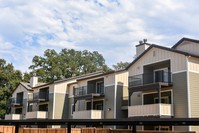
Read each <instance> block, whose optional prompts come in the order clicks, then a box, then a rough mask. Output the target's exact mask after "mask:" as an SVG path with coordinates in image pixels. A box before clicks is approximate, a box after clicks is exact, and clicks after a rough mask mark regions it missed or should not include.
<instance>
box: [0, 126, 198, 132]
mask: <svg viewBox="0 0 199 133" xmlns="http://www.w3.org/2000/svg"><path fill="white" fill-rule="evenodd" d="M71 132H72V133H132V130H130V129H109V128H72V129H71ZM0 133H15V127H14V126H0ZM19 133H67V128H19ZM137 133H195V132H176V131H137Z"/></svg>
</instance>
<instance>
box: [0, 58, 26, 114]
mask: <svg viewBox="0 0 199 133" xmlns="http://www.w3.org/2000/svg"><path fill="white" fill-rule="evenodd" d="M21 80H22V73H21V72H20V71H19V70H15V69H14V67H13V65H12V64H8V63H6V61H5V60H4V59H0V118H4V115H5V114H6V113H8V112H9V106H8V105H9V98H10V97H11V95H12V92H13V90H14V89H15V88H16V87H17V86H18V85H19V83H20V81H21Z"/></svg>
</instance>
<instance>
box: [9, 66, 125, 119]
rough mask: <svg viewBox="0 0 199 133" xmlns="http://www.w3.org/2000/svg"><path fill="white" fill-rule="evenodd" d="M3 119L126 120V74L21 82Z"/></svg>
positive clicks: (95, 74) (87, 75)
mask: <svg viewBox="0 0 199 133" xmlns="http://www.w3.org/2000/svg"><path fill="white" fill-rule="evenodd" d="M12 99H14V100H13V101H12V106H11V113H10V114H7V115H6V116H5V119H15V120H16V119H109V118H115V119H116V118H127V117H128V113H127V110H128V72H127V71H125V70H122V71H116V72H115V71H112V72H107V73H104V72H95V73H90V74H86V75H82V76H76V77H72V78H68V79H64V80H59V81H54V82H53V83H39V82H38V78H37V77H32V78H31V80H30V83H21V84H20V85H19V86H18V87H17V88H16V89H15V91H14V92H13V95H12Z"/></svg>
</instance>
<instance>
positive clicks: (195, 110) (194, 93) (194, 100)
mask: <svg viewBox="0 0 199 133" xmlns="http://www.w3.org/2000/svg"><path fill="white" fill-rule="evenodd" d="M198 79H199V73H193V72H189V84H190V111H191V113H190V114H191V117H192V118H198V117H199V103H198V101H199V86H198ZM191 131H199V126H191Z"/></svg>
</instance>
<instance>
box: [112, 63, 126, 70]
mask: <svg viewBox="0 0 199 133" xmlns="http://www.w3.org/2000/svg"><path fill="white" fill-rule="evenodd" d="M128 65H129V62H122V61H120V62H119V63H117V64H116V65H113V69H114V70H116V71H117V70H122V69H125V68H126V67H127V66H128Z"/></svg>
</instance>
